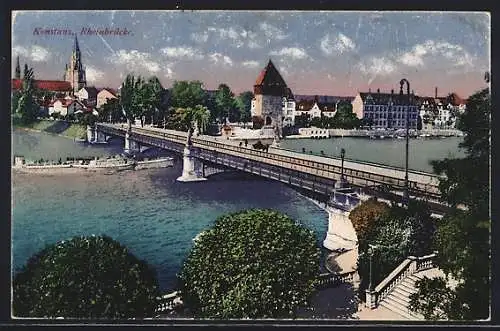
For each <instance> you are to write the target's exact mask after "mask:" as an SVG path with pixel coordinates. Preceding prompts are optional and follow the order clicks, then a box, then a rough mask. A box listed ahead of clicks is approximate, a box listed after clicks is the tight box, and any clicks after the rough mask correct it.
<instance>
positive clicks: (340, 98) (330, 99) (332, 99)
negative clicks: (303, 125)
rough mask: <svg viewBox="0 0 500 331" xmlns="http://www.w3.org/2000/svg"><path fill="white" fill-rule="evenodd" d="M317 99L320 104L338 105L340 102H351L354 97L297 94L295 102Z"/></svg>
mask: <svg viewBox="0 0 500 331" xmlns="http://www.w3.org/2000/svg"><path fill="white" fill-rule="evenodd" d="M315 99H317V100H318V102H325V103H336V102H340V101H348V102H351V101H352V100H354V97H351V96H336V95H307V94H296V95H295V100H298V101H300V100H315Z"/></svg>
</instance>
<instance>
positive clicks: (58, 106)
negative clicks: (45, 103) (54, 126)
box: [49, 97, 87, 116]
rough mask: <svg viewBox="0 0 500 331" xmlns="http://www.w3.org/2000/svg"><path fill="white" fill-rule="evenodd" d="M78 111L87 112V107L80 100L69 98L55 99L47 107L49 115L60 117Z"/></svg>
mask: <svg viewBox="0 0 500 331" xmlns="http://www.w3.org/2000/svg"><path fill="white" fill-rule="evenodd" d="M79 110H81V111H84V110H87V106H85V105H84V104H83V102H81V101H80V100H76V99H72V98H70V97H66V98H61V99H56V100H54V101H53V102H51V103H50V105H49V115H52V114H53V113H59V115H60V116H68V115H71V114H74V113H75V112H77V111H79Z"/></svg>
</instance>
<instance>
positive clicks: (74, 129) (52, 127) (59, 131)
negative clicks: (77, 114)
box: [13, 120, 87, 140]
mask: <svg viewBox="0 0 500 331" xmlns="http://www.w3.org/2000/svg"><path fill="white" fill-rule="evenodd" d="M13 126H14V128H16V129H20V130H26V131H33V132H43V133H49V134H53V135H57V136H60V137H64V138H70V139H73V140H75V139H86V137H87V128H86V127H85V126H84V125H82V124H78V123H72V122H66V121H62V120H53V121H50V120H37V121H35V122H33V123H30V124H20V123H19V122H16V121H13Z"/></svg>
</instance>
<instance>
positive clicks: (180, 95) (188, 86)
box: [171, 81, 205, 108]
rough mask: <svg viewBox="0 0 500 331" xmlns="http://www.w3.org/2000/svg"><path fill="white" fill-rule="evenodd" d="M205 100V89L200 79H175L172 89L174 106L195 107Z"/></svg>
mask: <svg viewBox="0 0 500 331" xmlns="http://www.w3.org/2000/svg"><path fill="white" fill-rule="evenodd" d="M204 102H205V91H204V90H203V84H202V83H201V82H200V81H191V82H188V81H175V82H174V85H173V86H172V89H171V106H172V107H173V108H194V107H196V106H197V105H203V104H204Z"/></svg>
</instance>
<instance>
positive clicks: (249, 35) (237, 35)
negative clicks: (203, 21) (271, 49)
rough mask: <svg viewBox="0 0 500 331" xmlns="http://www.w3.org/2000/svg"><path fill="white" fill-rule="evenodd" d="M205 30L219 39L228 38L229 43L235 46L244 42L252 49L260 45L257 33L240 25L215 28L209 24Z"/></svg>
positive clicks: (239, 45)
mask: <svg viewBox="0 0 500 331" xmlns="http://www.w3.org/2000/svg"><path fill="white" fill-rule="evenodd" d="M207 31H209V32H211V33H213V34H215V35H216V36H217V37H218V38H219V39H220V40H230V41H231V45H232V46H234V47H237V48H239V47H242V46H244V45H245V44H246V45H247V47H248V48H252V49H253V48H260V47H262V46H261V45H260V44H259V43H258V41H257V34H256V33H255V32H252V31H249V30H245V29H243V28H240V27H229V28H216V27H213V26H210V27H208V28H207ZM207 39H208V35H207Z"/></svg>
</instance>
